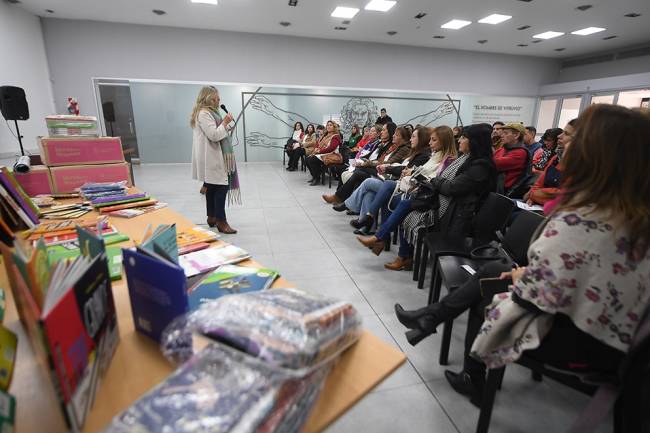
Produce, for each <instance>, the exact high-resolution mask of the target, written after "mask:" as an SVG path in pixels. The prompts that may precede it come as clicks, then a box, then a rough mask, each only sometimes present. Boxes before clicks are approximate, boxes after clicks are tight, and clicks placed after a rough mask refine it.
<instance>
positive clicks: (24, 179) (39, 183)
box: [14, 165, 53, 197]
mask: <svg viewBox="0 0 650 433" xmlns="http://www.w3.org/2000/svg"><path fill="white" fill-rule="evenodd" d="M14 177H15V178H16V181H18V183H19V184H20V186H22V187H23V189H24V190H25V193H26V194H27V195H28V196H30V197H34V196H37V195H39V194H52V191H53V190H52V178H50V169H49V168H47V167H46V166H44V165H33V166H32V168H31V169H30V170H29V172H28V173H17V172H14Z"/></svg>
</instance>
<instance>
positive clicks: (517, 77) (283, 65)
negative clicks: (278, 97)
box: [43, 19, 559, 114]
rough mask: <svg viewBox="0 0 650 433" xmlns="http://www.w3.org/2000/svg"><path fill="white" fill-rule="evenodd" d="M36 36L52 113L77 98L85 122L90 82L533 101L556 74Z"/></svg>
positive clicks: (215, 41)
mask: <svg viewBox="0 0 650 433" xmlns="http://www.w3.org/2000/svg"><path fill="white" fill-rule="evenodd" d="M43 33H44V36H45V45H46V49H47V53H48V58H49V61H50V72H51V77H52V80H53V89H54V97H55V103H56V107H57V108H59V109H62V108H64V105H65V98H66V97H68V96H76V97H77V98H78V100H79V104H80V106H81V110H82V112H85V113H87V114H95V110H96V108H95V103H94V100H93V90H92V83H91V79H92V77H111V78H141V79H166V80H188V81H214V82H239V83H255V84H257V83H264V84H277V85H286V86H292V85H305V86H326V87H349V88H366V89H373V88H374V89H394V90H417V91H439V92H462V93H475V94H487V95H504V96H506V95H521V96H524V95H528V96H534V95H537V93H538V90H539V87H540V85H541V84H544V83H548V82H553V81H554V79H555V77H556V75H557V71H558V67H559V66H558V62H557V61H555V60H552V59H541V58H532V57H522V56H508V55H495V54H487V53H476V52H465V51H451V50H439V49H427V48H416V47H405V46H395V45H382V44H370V43H357V42H346V41H331V40H322V39H306V38H294V37H283V36H272V35H256V34H248V33H233V32H221V31H210V30H193V29H180V28H170V27H154V26H143V25H132V24H115V23H103V22H91V21H69V20H60V19H44V20H43ZM399 65H403V66H402V67H400V66H399ZM170 103H173V101H170Z"/></svg>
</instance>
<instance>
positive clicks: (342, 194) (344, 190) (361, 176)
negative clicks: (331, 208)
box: [336, 169, 371, 201]
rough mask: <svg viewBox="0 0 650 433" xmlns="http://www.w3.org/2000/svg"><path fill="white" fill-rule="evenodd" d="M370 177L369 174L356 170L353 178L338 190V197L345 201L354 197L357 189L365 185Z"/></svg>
mask: <svg viewBox="0 0 650 433" xmlns="http://www.w3.org/2000/svg"><path fill="white" fill-rule="evenodd" d="M369 177H371V176H370V174H369V173H367V172H365V171H362V170H358V169H357V170H354V172H353V173H352V176H350V178H349V179H348V181H347V182H345V183H344V184H343V185H341V186H340V188H338V189H337V190H336V196H337V197H338V198H339V199H340V200H341V201H345V200H347V199H348V197H350V196H351V195H352V193H353V192H354V190H355V189H357V188H359V185H361V184H362V183H363V181H364V180H366V179H368V178H369Z"/></svg>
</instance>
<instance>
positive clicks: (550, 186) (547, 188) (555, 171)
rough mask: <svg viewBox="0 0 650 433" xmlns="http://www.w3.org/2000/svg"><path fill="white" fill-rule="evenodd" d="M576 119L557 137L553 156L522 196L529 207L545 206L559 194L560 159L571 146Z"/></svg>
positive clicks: (560, 178) (560, 177)
mask: <svg viewBox="0 0 650 433" xmlns="http://www.w3.org/2000/svg"><path fill="white" fill-rule="evenodd" d="M576 121H577V119H573V120H571V121H569V123H567V125H566V126H565V129H564V131H563V132H562V133H561V134H560V135H559V136H558V144H557V147H556V148H555V155H553V156H552V157H551V160H550V161H549V162H548V164H546V168H545V169H544V171H543V172H542V174H541V175H540V176H539V177H538V178H537V181H536V182H535V184H534V185H533V186H531V187H530V191H528V193H526V195H524V200H525V201H526V203H527V204H529V205H534V204H536V205H545V204H546V203H548V202H549V201H551V200H553V199H554V198H556V197H558V196H559V194H560V182H561V180H562V158H563V156H564V154H565V153H566V151H567V149H568V148H569V145H570V144H571V136H572V135H573V132H574V129H573V125H575V122H576Z"/></svg>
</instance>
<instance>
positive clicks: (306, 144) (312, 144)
mask: <svg viewBox="0 0 650 433" xmlns="http://www.w3.org/2000/svg"><path fill="white" fill-rule="evenodd" d="M319 126H320V125H319ZM317 141H318V134H317V129H316V128H314V125H312V124H311V123H310V124H309V125H307V130H306V131H305V136H304V137H303V139H302V146H301V147H302V148H303V149H304V151H305V156H311V154H312V153H314V149H315V148H316V142H317Z"/></svg>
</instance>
